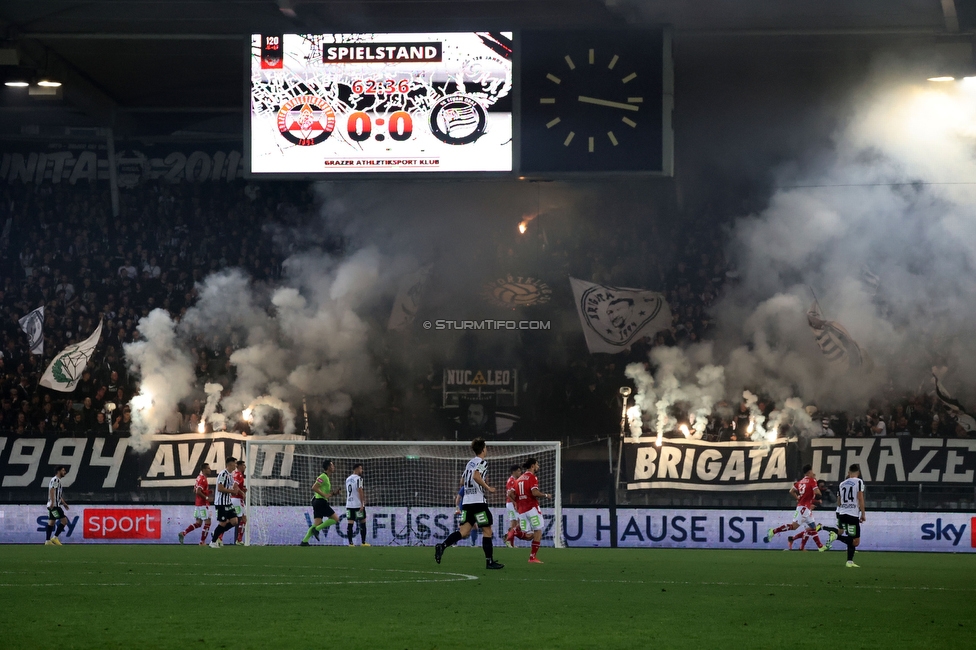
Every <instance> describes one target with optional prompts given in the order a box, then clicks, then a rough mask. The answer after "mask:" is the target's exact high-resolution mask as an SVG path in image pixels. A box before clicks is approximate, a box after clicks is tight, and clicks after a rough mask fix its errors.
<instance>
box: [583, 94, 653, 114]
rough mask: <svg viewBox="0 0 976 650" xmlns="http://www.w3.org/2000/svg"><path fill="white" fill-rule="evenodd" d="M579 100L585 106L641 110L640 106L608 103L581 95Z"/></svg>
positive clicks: (604, 100)
mask: <svg viewBox="0 0 976 650" xmlns="http://www.w3.org/2000/svg"><path fill="white" fill-rule="evenodd" d="M578 99H579V101H581V102H583V103H584V104H596V105H597V106H609V107H610V108H622V109H623V110H625V111H638V110H640V107H639V106H633V105H631V104H622V103H620V102H611V101H607V100H606V99H597V98H595V97H587V96H585V95H580V96H579V98H578Z"/></svg>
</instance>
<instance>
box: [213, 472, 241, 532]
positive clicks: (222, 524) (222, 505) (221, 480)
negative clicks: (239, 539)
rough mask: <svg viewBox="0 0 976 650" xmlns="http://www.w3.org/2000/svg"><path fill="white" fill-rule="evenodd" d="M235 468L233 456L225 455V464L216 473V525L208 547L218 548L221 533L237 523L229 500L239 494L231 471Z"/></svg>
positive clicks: (235, 514)
mask: <svg viewBox="0 0 976 650" xmlns="http://www.w3.org/2000/svg"><path fill="white" fill-rule="evenodd" d="M236 469H237V459H236V458H234V457H233V456H228V457H227V464H226V465H225V466H224V469H223V470H222V471H221V472H220V474H218V475H217V491H216V492H215V493H214V507H215V508H216V509H217V527H216V528H214V532H213V537H212V538H211V539H210V548H220V547H221V546H223V545H224V544H223V542H219V540H220V537H221V535H223V534H224V533H225V532H227V531H228V530H230V529H231V528H233V527H234V526H236V525H237V513H236V512H234V506H233V505H232V504H231V502H230V500H231V498H232V497H234V496H239V495H240V491H239V489H238V487H237V484H236V483H234V477H233V473H234V470H236Z"/></svg>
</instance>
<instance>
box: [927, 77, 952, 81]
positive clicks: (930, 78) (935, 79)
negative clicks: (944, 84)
mask: <svg viewBox="0 0 976 650" xmlns="http://www.w3.org/2000/svg"><path fill="white" fill-rule="evenodd" d="M928 80H929V81H940V82H941V81H955V80H956V78H955V77H929V78H928Z"/></svg>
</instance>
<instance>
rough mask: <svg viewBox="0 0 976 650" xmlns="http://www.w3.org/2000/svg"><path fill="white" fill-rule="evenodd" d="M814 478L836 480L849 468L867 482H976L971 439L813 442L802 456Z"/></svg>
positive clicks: (975, 450)
mask: <svg viewBox="0 0 976 650" xmlns="http://www.w3.org/2000/svg"><path fill="white" fill-rule="evenodd" d="M804 462H805V463H810V464H811V465H813V471H814V472H816V473H817V478H820V479H824V480H825V481H838V480H841V478H842V477H843V476H845V475H846V473H847V468H848V467H850V465H851V464H853V463H857V464H858V465H860V466H861V478H863V479H864V480H865V482H867V483H885V484H890V483H940V484H944V485H960V484H962V485H965V484H969V485H974V484H976V439H965V438H963V439H958V438H910V437H908V436H905V437H896V438H814V439H813V440H811V441H810V446H809V448H808V449H807V450H806V451H805V453H804Z"/></svg>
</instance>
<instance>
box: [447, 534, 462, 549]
mask: <svg viewBox="0 0 976 650" xmlns="http://www.w3.org/2000/svg"><path fill="white" fill-rule="evenodd" d="M461 539H462V537H461V533H459V532H458V531H456V530H455V531H454V532H453V533H451V534H450V535H448V536H447V539H445V540H444V547H445V548H447V547H448V546H454V545H455V544H457V543H458V542H460V541H461Z"/></svg>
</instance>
